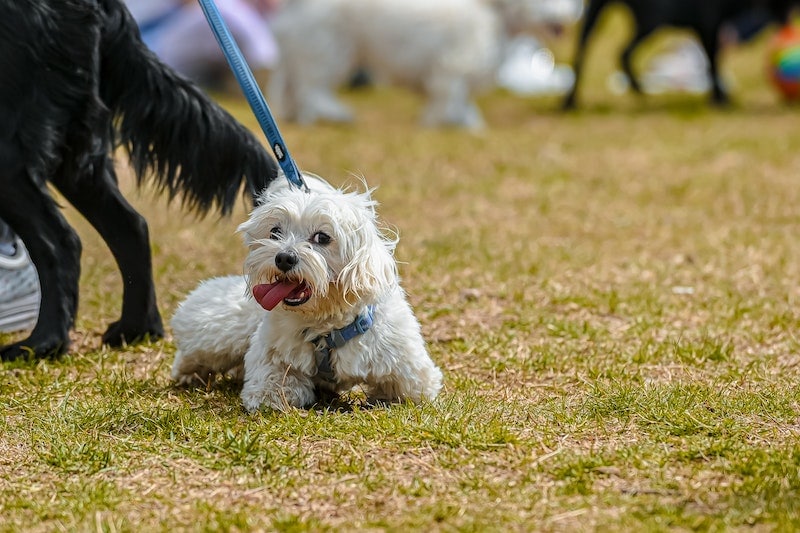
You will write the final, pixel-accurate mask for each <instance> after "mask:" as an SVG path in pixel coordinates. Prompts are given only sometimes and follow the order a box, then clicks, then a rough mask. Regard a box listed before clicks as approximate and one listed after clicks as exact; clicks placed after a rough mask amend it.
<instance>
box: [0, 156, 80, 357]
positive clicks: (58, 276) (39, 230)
mask: <svg viewBox="0 0 800 533" xmlns="http://www.w3.org/2000/svg"><path fill="white" fill-rule="evenodd" d="M0 190H2V191H3V193H2V194H0V218H2V219H3V220H5V221H6V222H7V223H8V224H9V225H10V226H11V228H12V229H13V230H14V232H15V233H16V234H17V235H19V237H20V238H21V239H22V240H23V242H24V243H25V246H26V247H27V249H28V254H29V255H30V257H31V260H32V261H33V263H34V265H36V269H37V271H38V274H39V285H40V287H41V295H42V299H41V305H40V308H39V320H38V322H37V323H36V327H34V328H33V331H32V332H31V334H30V336H29V337H28V338H27V339H23V340H22V341H19V342H16V343H14V344H10V345H8V346H4V347H2V348H0V358H2V360H4V361H9V360H12V359H17V358H19V357H26V356H28V355H32V356H34V357H37V358H38V357H49V356H56V355H59V354H61V353H63V352H65V351H66V350H67V348H68V347H69V330H70V328H71V327H72V325H73V323H74V320H75V314H76V312H77V309H78V281H79V277H80V255H81V243H80V240H79V238H78V235H77V233H75V231H74V230H73V229H72V228H71V227H70V226H69V224H68V223H67V221H66V220H65V219H64V217H63V215H62V214H61V212H60V210H59V209H58V206H57V205H56V203H55V202H54V201H53V199H52V197H51V196H50V194H49V192H48V190H47V187H46V185H44V180H37V179H34V178H33V177H32V176H31V175H30V174H29V173H28V172H27V171H26V170H25V168H24V165H23V164H22V162H21V160H20V159H19V154H18V153H17V150H16V147H13V146H10V145H8V144H5V143H2V142H0Z"/></svg>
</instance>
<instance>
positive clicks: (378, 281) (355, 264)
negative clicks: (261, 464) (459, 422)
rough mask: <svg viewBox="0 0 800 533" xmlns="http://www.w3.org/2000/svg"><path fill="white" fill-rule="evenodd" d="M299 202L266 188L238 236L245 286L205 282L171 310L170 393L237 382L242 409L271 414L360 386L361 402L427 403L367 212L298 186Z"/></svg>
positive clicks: (339, 195)
mask: <svg viewBox="0 0 800 533" xmlns="http://www.w3.org/2000/svg"><path fill="white" fill-rule="evenodd" d="M305 179H306V182H307V183H308V185H309V187H310V189H311V191H310V192H304V191H302V190H300V189H297V188H295V187H291V186H289V185H288V183H287V182H285V180H275V182H273V184H272V185H271V186H270V188H269V189H268V190H266V191H265V193H264V194H263V195H262V197H261V202H260V205H259V207H257V208H256V209H255V210H254V211H253V212H252V214H251V215H250V218H249V220H247V222H245V223H243V224H242V225H241V226H239V231H240V232H241V233H242V234H243V236H244V242H245V244H246V245H247V247H248V249H249V253H248V256H247V259H246V260H245V264H244V268H245V271H246V276H229V277H222V278H215V279H211V280H208V281H206V282H204V283H202V284H200V286H199V287H198V288H197V289H195V290H194V291H193V292H192V293H191V294H190V295H189V296H188V297H187V298H186V300H185V301H184V302H183V303H181V305H180V306H179V307H178V309H177V311H176V313H175V316H174V317H173V319H172V330H173V333H174V337H175V342H176V344H177V347H178V350H177V353H176V354H175V362H174V364H173V366H172V377H173V379H175V380H176V381H178V382H179V383H188V382H190V381H192V380H195V379H198V378H199V379H201V380H204V379H207V378H208V377H209V376H210V375H212V374H215V373H225V372H230V373H233V374H235V375H237V376H241V375H242V373H243V376H244V386H243V388H242V393H241V397H242V402H243V404H244V406H245V408H246V409H247V410H249V411H253V410H256V409H258V408H259V407H261V406H262V405H264V406H268V407H271V408H273V409H278V410H283V409H286V408H288V407H304V406H307V405H309V404H311V403H313V402H314V401H315V399H316V398H315V388H316V387H322V388H325V389H328V390H331V391H333V392H341V391H345V390H349V389H351V388H352V387H354V386H356V385H364V386H365V391H366V393H367V395H368V397H369V398H371V399H379V400H388V401H398V400H405V399H408V400H411V401H413V402H419V401H421V400H423V399H428V400H432V399H433V398H435V397H436V396H437V394H438V393H439V390H440V389H441V387H442V373H441V371H440V370H439V368H437V367H436V365H435V364H434V363H433V361H432V360H431V358H430V356H429V355H428V352H427V350H426V347H425V341H424V340H423V338H422V334H421V332H420V326H419V323H418V322H417V320H416V318H415V316H414V314H413V312H412V310H411V307H410V306H409V304H408V302H407V301H406V298H405V294H404V292H403V289H402V288H401V287H400V284H399V281H398V276H397V267H396V264H395V261H394V258H393V255H392V253H393V250H394V245H395V243H396V240H390V239H387V238H386V237H384V236H383V235H382V232H381V230H380V229H379V227H378V225H377V221H376V215H375V211H374V207H375V205H376V204H375V202H374V201H373V200H372V199H371V197H370V193H369V191H367V192H364V193H356V192H346V191H342V190H337V189H334V188H333V187H331V186H330V185H328V184H327V183H325V182H323V181H322V180H320V179H318V178H315V177H311V176H306V177H305Z"/></svg>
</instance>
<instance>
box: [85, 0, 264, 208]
mask: <svg viewBox="0 0 800 533" xmlns="http://www.w3.org/2000/svg"><path fill="white" fill-rule="evenodd" d="M100 4H101V6H102V8H103V10H104V17H105V23H104V29H103V35H102V45H101V47H100V50H101V57H100V70H101V74H102V76H101V80H102V81H101V86H100V96H101V98H102V99H103V102H104V103H105V105H106V106H108V108H109V109H110V111H111V113H112V114H113V115H114V117H115V120H114V122H115V124H116V129H117V135H118V137H117V138H118V140H119V142H120V144H121V145H122V146H124V147H125V149H126V150H127V151H128V154H129V155H130V159H131V162H132V164H133V167H134V169H135V171H136V175H137V179H138V181H139V183H141V182H142V181H144V179H145V178H146V177H148V176H150V175H153V178H154V179H155V180H156V185H157V187H158V188H159V189H160V190H163V191H165V192H166V193H167V194H168V195H169V197H170V198H173V197H175V196H177V195H180V196H181V197H182V199H183V202H184V204H185V205H186V206H187V207H189V208H191V209H193V210H196V211H197V212H201V213H204V212H207V211H209V210H210V209H213V208H218V209H219V210H220V211H221V212H222V213H223V214H227V213H229V212H230V210H231V208H232V207H233V205H234V203H235V202H236V198H237V197H238V195H239V191H240V190H241V187H242V181H243V180H244V181H245V183H246V185H247V189H248V191H249V192H250V194H251V195H252V196H253V197H255V196H256V195H257V194H258V193H259V192H261V190H263V189H264V188H265V187H266V186H267V185H268V184H269V182H271V181H272V180H273V179H275V177H276V176H277V164H276V162H275V161H274V160H273V159H272V157H271V156H270V155H269V154H268V153H267V151H266V149H265V148H264V146H263V145H262V144H261V143H260V142H259V141H258V140H257V139H256V137H255V136H254V135H253V134H252V133H251V132H250V131H249V130H248V129H247V128H245V127H244V126H242V125H241V124H240V123H239V122H237V121H236V120H235V119H234V118H233V117H232V116H231V115H230V114H228V113H227V112H226V111H225V110H223V109H222V108H221V107H220V106H219V105H217V104H216V103H214V102H213V101H212V100H211V99H210V98H209V97H208V96H207V95H206V94H205V93H203V92H202V91H201V90H200V89H199V88H198V87H196V86H195V85H194V84H193V83H191V82H189V81H187V80H186V79H184V78H183V77H181V76H180V75H178V74H177V73H175V72H174V71H173V70H172V69H171V68H169V67H167V66H166V65H164V64H163V63H162V62H161V61H159V59H158V58H157V57H156V56H155V54H154V53H153V52H151V51H150V50H149V49H148V48H147V47H146V46H145V45H144V44H143V43H142V40H141V37H140V35H139V29H138V27H137V25H136V22H135V21H134V19H133V17H132V16H131V15H130V13H129V12H128V10H127V9H126V8H125V6H124V4H123V2H122V1H121V0H101V2H100Z"/></svg>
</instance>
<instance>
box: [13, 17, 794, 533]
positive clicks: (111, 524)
mask: <svg viewBox="0 0 800 533" xmlns="http://www.w3.org/2000/svg"><path fill="white" fill-rule="evenodd" d="M624 23H625V21H624V17H623V16H622V15H620V14H619V12H617V13H616V14H615V15H612V16H611V17H609V19H608V20H607V24H610V25H617V27H618V28H623V27H624ZM620 33H621V32H614V31H610V30H608V29H606V30H605V31H603V32H602V33H599V34H598V36H597V38H596V42H595V44H596V48H595V49H593V52H592V53H591V54H590V56H589V58H588V66H589V68H590V70H589V71H588V72H587V84H586V85H585V90H584V91H583V94H582V96H583V108H582V110H580V111H578V112H576V113H573V114H568V115H561V114H559V113H556V112H554V108H555V106H556V101H555V99H552V98H535V99H531V98H529V99H524V98H519V97H515V96H511V95H508V94H504V93H502V92H500V91H496V92H493V93H491V94H488V95H486V96H484V97H483V98H482V99H481V105H482V108H483V110H484V112H485V114H486V117H487V120H488V122H489V123H490V125H491V128H490V129H489V131H488V132H486V133H485V134H483V135H471V134H466V133H463V132H458V131H448V130H445V131H430V130H423V129H420V128H418V127H417V124H416V119H417V113H418V111H419V109H420V102H419V100H417V99H416V97H414V96H413V95H410V94H408V93H405V92H403V91H399V90H391V89H375V90H370V91H367V92H360V93H352V94H347V95H345V97H346V98H347V99H348V100H349V101H350V102H351V103H352V104H353V105H354V106H355V107H356V109H357V113H358V117H359V118H358V122H357V123H356V124H355V125H353V126H349V127H334V126H325V125H321V126H315V127H310V128H300V127H296V126H292V125H285V126H283V130H284V135H285V137H286V138H287V143H288V144H289V146H290V147H291V149H292V151H293V153H294V154H295V156H296V157H297V158H298V160H299V161H300V163H301V165H302V166H303V167H304V168H306V169H309V170H312V171H314V172H316V173H319V174H321V175H324V176H327V177H328V178H329V179H330V180H331V181H333V182H334V183H345V182H348V181H352V180H350V177H349V176H350V174H351V173H355V174H363V175H364V176H366V178H367V179H368V181H369V183H370V185H375V186H378V187H379V188H378V190H377V192H376V196H377V199H378V200H379V201H380V202H381V215H382V217H383V218H384V219H385V220H386V221H388V222H389V223H390V224H391V225H393V226H394V227H396V228H397V229H398V230H399V232H400V235H401V242H400V246H399V249H398V252H397V256H398V259H399V260H400V261H401V266H400V269H401V273H402V276H403V280H404V285H405V288H406V290H407V292H408V293H409V297H410V299H411V301H412V303H413V305H414V307H415V309H416V311H417V313H418V316H419V318H420V321H421V323H422V327H423V331H424V334H425V336H426V338H427V339H428V341H429V347H430V351H431V354H432V356H433V358H434V359H435V360H436V361H437V362H438V363H439V364H440V365H441V366H442V368H443V369H444V372H445V376H446V390H445V391H444V393H443V394H442V395H441V397H440V398H439V399H438V400H437V401H436V402H435V403H433V404H428V405H423V406H419V407H414V406H410V405H397V406H392V407H390V408H376V409H360V408H356V409H354V410H347V411H341V410H336V409H326V408H324V407H321V408H319V409H312V410H308V411H305V410H296V411H291V412H288V413H285V414H273V413H267V412H264V413H260V414H256V415H252V416H251V415H247V414H245V413H244V412H243V411H242V409H241V408H240V406H239V401H238V392H237V390H236V387H235V386H233V385H232V384H229V383H224V382H223V383H220V384H219V385H218V386H216V387H213V388H211V389H210V390H208V391H203V390H183V389H180V388H176V387H173V386H172V385H171V383H170V381H169V367H170V365H171V362H172V358H173V355H174V350H175V347H174V345H173V344H172V342H171V339H170V338H167V339H165V340H163V341H158V342H153V343H145V344H140V345H136V346H131V347H128V348H126V349H122V350H109V349H107V348H105V347H102V346H101V345H100V340H99V337H100V334H101V333H102V331H103V330H104V328H105V326H106V325H107V323H108V322H110V321H111V320H112V319H114V318H115V316H116V315H117V313H118V310H119V305H120V294H121V281H120V280H119V278H118V274H117V273H116V270H115V268H114V264H113V260H112V259H111V256H110V254H109V252H108V251H107V250H106V249H105V247H104V246H103V244H102V243H101V241H100V240H99V238H98V237H97V235H96V234H95V233H93V232H92V231H91V229H90V228H89V227H88V225H87V224H86V223H85V221H83V220H82V219H81V218H80V217H79V216H77V215H76V214H75V212H74V211H73V210H71V209H70V208H66V209H65V213H66V215H67V216H68V218H69V219H70V220H71V221H72V222H73V223H74V224H75V226H76V227H77V228H78V230H79V232H80V234H81V237H82V240H83V243H84V257H83V275H82V282H83V283H82V287H81V309H80V316H79V319H78V323H77V327H76V329H75V332H74V336H73V350H72V352H71V353H70V354H69V355H67V356H65V357H64V358H62V359H60V360H57V361H41V362H35V363H33V362H24V363H22V362H20V363H8V364H4V365H3V366H2V367H0V413H2V416H0V530H3V531H19V530H25V531H52V530H70V531H73V530H78V531H87V530H97V531H100V530H102V531H166V530H169V531H180V530H187V531H230V530H234V531H236V530H239V531H244V530H280V531H346V530H371V531H375V530H386V531H401V530H414V531H417V530H435V531H508V530H516V531H523V530H524V531H560V530H569V531H572V530H602V531H606V530H614V529H618V530H624V531H633V530H638V531H641V530H645V531H662V530H702V531H719V530H743V529H747V530H755V531H764V530H770V531H792V530H796V529H797V528H800V503H798V502H800V439H798V436H799V435H800V386H799V384H800V367H799V366H798V362H799V361H800V359H798V355H797V353H798V338H797V336H796V332H797V331H798V323H800V306H798V297H800V292H798V287H799V286H800V267H799V266H798V265H800V244H799V241H798V239H797V235H798V233H800V215H798V208H797V206H798V205H800V187H798V185H797V180H798V173H799V171H800V150H798V148H799V147H800V129H798V127H797V114H796V113H797V112H796V110H794V109H791V108H788V107H786V106H783V105H781V104H780V103H779V102H778V100H777V98H776V97H775V95H774V93H773V92H772V90H771V89H770V88H769V87H768V86H767V84H766V82H765V80H764V77H763V73H762V65H763V58H764V47H765V45H766V43H765V42H764V41H761V42H758V43H756V44H755V45H752V46H749V47H747V48H743V49H741V50H737V51H734V52H732V53H731V54H730V55H729V57H727V58H726V62H725V65H726V68H727V69H728V70H729V71H730V72H731V73H732V75H733V77H734V78H735V79H736V81H737V87H736V90H735V96H736V99H737V104H736V105H735V106H734V108H733V109H730V110H724V111H721V110H715V109H709V108H708V107H707V106H706V105H705V100H704V98H702V97H695V96H686V95H672V96H661V97H650V98H647V99H646V100H645V101H638V100H636V99H635V98H633V97H632V96H630V95H627V96H615V95H611V94H610V93H608V92H607V91H606V89H605V86H604V80H605V77H606V76H607V75H608V74H609V73H610V72H611V69H612V68H613V52H614V51H615V50H616V49H618V48H619V45H620V44H621V40H617V35H620ZM619 38H620V39H622V36H621V35H620V37H619ZM653 46H655V45H653ZM652 51H653V48H652V47H651V48H650V49H648V50H645V51H644V55H645V56H646V55H647V54H651V53H652ZM560 55H561V57H568V51H567V52H566V53H564V52H562V53H561V54H560ZM222 102H223V103H224V105H226V107H228V108H229V109H231V110H232V111H233V112H234V113H235V114H236V115H237V116H238V117H240V118H241V119H242V120H243V121H244V122H246V123H247V124H248V125H249V126H251V127H253V128H255V127H256V124H255V122H254V120H253V119H252V117H251V115H250V114H249V112H248V110H247V108H246V106H245V105H244V104H243V102H242V101H241V100H239V99H237V98H223V99H222ZM121 173H122V175H123V179H122V182H123V188H124V189H125V190H126V191H127V194H128V197H129V198H130V199H131V201H132V202H133V203H134V204H135V205H136V207H137V208H138V209H139V210H140V211H141V212H142V213H143V214H144V215H145V216H146V217H147V219H148V221H149V223H150V227H151V235H152V236H153V253H154V268H155V274H156V278H157V283H158V289H159V298H160V305H161V310H162V312H163V315H164V316H165V317H166V318H168V317H170V316H171V314H172V312H173V311H174V309H175V307H176V305H177V303H178V302H179V301H180V300H181V299H182V298H183V297H184V296H185V295H186V294H187V293H188V291H189V290H191V289H192V288H193V287H194V286H195V285H196V284H197V283H198V282H199V281H200V280H202V279H205V278H207V277H210V276H213V275H218V274H223V273H231V272H238V271H240V270H241V261H242V259H243V257H244V250H243V248H242V246H241V244H240V240H239V238H238V236H236V235H235V234H234V229H235V227H236V225H237V224H238V223H239V222H240V221H242V220H243V219H244V217H245V216H246V213H245V210H244V207H243V206H242V207H241V208H240V209H238V210H237V211H236V212H235V213H234V215H233V216H232V217H231V218H230V219H219V218H216V217H214V216H210V217H208V218H206V219H203V220H197V219H195V218H193V217H192V216H190V215H186V214H184V213H182V212H181V211H180V209H179V208H178V206H177V205H176V206H170V207H168V206H167V205H166V203H165V200H164V199H159V198H155V197H154V196H153V195H152V194H150V193H148V192H136V191H134V190H133V189H132V186H131V184H130V180H129V179H128V178H127V177H126V170H125V169H124V168H122V169H121ZM11 338H13V337H10V336H5V337H4V338H3V339H0V340H10V339H11Z"/></svg>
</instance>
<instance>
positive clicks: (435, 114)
mask: <svg viewBox="0 0 800 533" xmlns="http://www.w3.org/2000/svg"><path fill="white" fill-rule="evenodd" d="M580 8H581V3H580V2H579V1H577V0H287V1H286V2H285V5H284V6H283V8H282V9H281V10H280V11H279V12H278V13H277V14H276V16H275V18H274V20H273V23H272V29H273V32H274V34H275V37H276V39H277V41H278V43H279V45H280V50H281V57H280V60H279V62H278V65H277V67H276V68H275V70H274V72H273V74H272V76H271V78H270V83H269V96H270V102H271V104H272V105H273V106H274V108H275V109H276V111H277V112H278V113H280V114H281V115H282V116H283V117H284V118H286V119H289V120H295V121H297V122H300V123H305V124H309V123H313V122H315V121H317V120H328V121H333V122H349V121H350V120H352V113H351V111H350V110H349V109H348V108H347V107H346V106H345V105H344V104H342V103H341V102H340V101H339V100H338V99H337V98H336V96H335V93H334V91H335V90H336V89H338V88H339V87H340V86H341V85H342V84H343V83H344V82H345V81H346V80H347V79H348V78H349V77H350V76H352V74H353V73H354V71H355V69H356V68H357V67H364V68H366V69H367V70H368V71H369V72H370V74H371V75H373V76H374V77H376V79H379V80H381V81H387V82H394V83H399V84H403V85H407V86H410V87H411V88H414V89H417V90H419V91H420V92H422V93H424V94H426V95H427V98H428V104H427V107H426V109H425V111H424V114H423V119H422V121H423V124H425V125H429V126H439V125H453V126H461V127H466V128H472V129H477V128H481V127H482V126H483V118H482V116H481V113H480V111H479V110H478V107H477V106H476V105H475V103H474V101H473V96H474V95H475V93H476V92H477V91H479V90H481V89H483V88H487V87H490V86H491V85H492V83H493V80H494V76H495V73H496V70H497V69H498V67H499V66H500V63H501V61H502V59H503V55H504V47H505V45H506V42H507V41H508V39H509V37H510V36H512V35H514V34H517V33H519V32H522V31H537V30H541V29H543V28H545V27H547V26H549V25H552V24H561V23H563V22H565V21H567V20H569V19H572V18H574V17H575V16H577V14H578V13H579V12H580Z"/></svg>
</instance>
